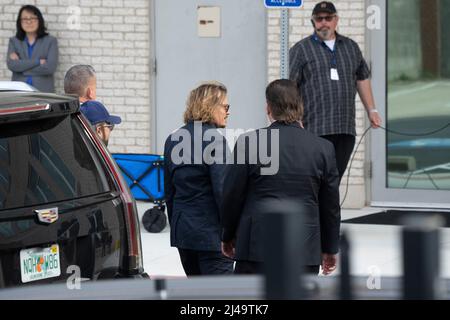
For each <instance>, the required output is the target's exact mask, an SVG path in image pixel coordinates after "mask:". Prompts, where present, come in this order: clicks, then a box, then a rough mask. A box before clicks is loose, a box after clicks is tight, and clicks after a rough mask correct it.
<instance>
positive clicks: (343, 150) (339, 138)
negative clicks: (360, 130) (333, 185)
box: [322, 134, 355, 180]
mask: <svg viewBox="0 0 450 320" xmlns="http://www.w3.org/2000/svg"><path fill="white" fill-rule="evenodd" d="M322 138H324V139H327V140H328V141H330V142H331V143H332V144H333V145H334V151H335V153H336V163H337V167H338V171H339V178H340V179H339V180H342V177H343V176H344V173H345V170H346V169H347V165H348V161H349V160H350V157H351V155H352V152H353V149H354V148H355V136H352V135H349V134H333V135H329V136H322Z"/></svg>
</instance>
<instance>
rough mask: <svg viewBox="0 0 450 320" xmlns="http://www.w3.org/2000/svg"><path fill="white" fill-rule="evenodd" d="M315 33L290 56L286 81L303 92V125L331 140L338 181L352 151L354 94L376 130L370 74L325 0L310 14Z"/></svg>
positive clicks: (293, 48) (299, 43)
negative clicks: (288, 76) (343, 34)
mask: <svg viewBox="0 0 450 320" xmlns="http://www.w3.org/2000/svg"><path fill="white" fill-rule="evenodd" d="M311 22H312V25H313V27H314V34H313V35H311V36H309V37H307V38H305V39H303V40H301V41H299V42H297V43H296V44H295V45H294V46H293V47H292V48H291V49H290V51H289V63H290V64H289V72H290V79H291V80H294V81H296V82H297V86H298V88H299V90H300V92H301V93H302V98H303V103H304V109H305V111H304V112H305V114H304V118H303V126H304V127H305V129H307V130H308V131H310V132H312V133H314V134H316V135H318V136H321V137H322V138H325V139H327V140H329V141H331V142H332V143H333V145H334V147H335V151H336V161H337V166H338V170H339V176H340V178H341V179H342V176H343V175H344V172H345V170H346V168H347V164H348V161H349V159H350V156H351V153H352V151H353V148H354V146H355V136H356V125H355V114H356V109H355V97H356V93H357V92H358V94H359V96H360V98H361V101H362V103H363V105H364V107H365V109H366V111H367V115H368V117H369V120H370V122H371V124H372V127H373V128H378V127H379V126H380V125H381V117H380V116H379V114H378V111H377V109H376V107H375V102H374V98H373V94H372V86H371V83H370V79H369V78H370V71H369V67H368V66H367V63H366V61H365V60H364V58H363V56H362V53H361V50H360V49H359V47H358V44H357V43H356V42H355V41H353V40H351V39H350V38H347V37H344V36H342V35H340V34H339V33H337V32H336V28H337V25H338V22H339V17H338V15H337V11H336V8H335V6H334V4H333V3H331V2H328V1H322V2H319V3H318V4H317V5H316V6H315V7H314V10H313V13H312V19H311Z"/></svg>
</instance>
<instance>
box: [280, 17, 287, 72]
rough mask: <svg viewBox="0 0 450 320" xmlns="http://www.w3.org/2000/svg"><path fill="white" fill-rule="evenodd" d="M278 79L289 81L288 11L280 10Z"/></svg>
mask: <svg viewBox="0 0 450 320" xmlns="http://www.w3.org/2000/svg"><path fill="white" fill-rule="evenodd" d="M280 44H281V47H280V77H281V79H289V9H281V34H280Z"/></svg>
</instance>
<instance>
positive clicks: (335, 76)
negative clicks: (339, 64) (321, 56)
mask: <svg viewBox="0 0 450 320" xmlns="http://www.w3.org/2000/svg"><path fill="white" fill-rule="evenodd" d="M331 80H333V81H339V73H338V70H337V69H336V68H332V69H331Z"/></svg>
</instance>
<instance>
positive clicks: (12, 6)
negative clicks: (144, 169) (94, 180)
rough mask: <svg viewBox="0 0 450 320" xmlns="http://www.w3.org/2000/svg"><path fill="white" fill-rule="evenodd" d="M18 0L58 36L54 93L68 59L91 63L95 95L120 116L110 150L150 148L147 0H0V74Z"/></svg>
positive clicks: (5, 74)
mask: <svg viewBox="0 0 450 320" xmlns="http://www.w3.org/2000/svg"><path fill="white" fill-rule="evenodd" d="M23 4H33V5H36V6H37V7H38V8H39V9H40V10H41V12H42V13H43V15H44V19H45V21H46V22H47V27H48V31H49V33H50V34H51V35H53V36H55V37H56V38H58V42H59V56H60V63H59V66H58V69H57V71H56V74H55V82H56V83H55V85H56V91H57V93H63V92H64V86H63V79H64V74H65V72H66V71H67V70H68V69H69V68H70V67H71V66H72V65H74V64H80V63H83V64H90V65H92V66H93V67H94V68H95V70H96V71H97V77H98V83H97V88H98V89H97V90H98V91H97V95H98V100H100V101H102V102H103V103H104V104H105V105H106V107H107V108H108V110H109V111H110V112H111V113H112V114H117V115H120V116H121V117H122V120H123V123H122V124H121V125H119V126H116V129H114V132H113V134H112V135H111V141H110V146H109V149H110V151H111V152H126V153H149V152H150V142H151V140H150V82H149V80H150V67H149V61H150V43H149V39H150V36H149V32H150V21H149V14H150V13H149V1H148V0H133V1H130V0H126V1H125V0H0V61H1V63H0V80H10V79H11V72H10V71H9V70H8V69H7V68H6V63H5V61H6V51H7V46H8V39H9V37H11V36H13V35H14V34H15V21H16V18H17V13H18V11H19V9H20V7H21V6H22V5H23ZM73 7H75V8H73ZM70 8H72V9H70ZM77 8H79V9H77ZM77 10H79V11H80V13H81V14H80V15H79V16H77V15H76V12H77ZM78 17H79V21H80V22H81V26H80V28H74V27H75V26H76V24H71V23H70V22H71V21H75V22H76V20H77V19H78Z"/></svg>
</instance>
